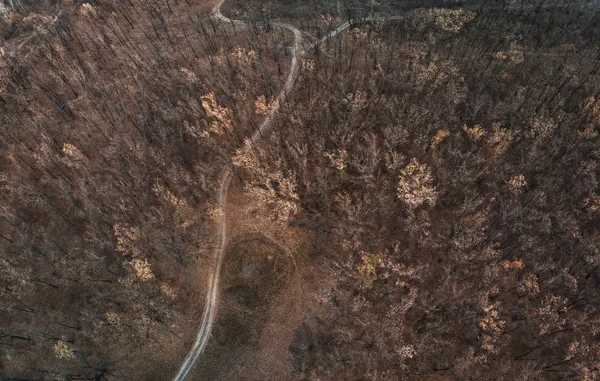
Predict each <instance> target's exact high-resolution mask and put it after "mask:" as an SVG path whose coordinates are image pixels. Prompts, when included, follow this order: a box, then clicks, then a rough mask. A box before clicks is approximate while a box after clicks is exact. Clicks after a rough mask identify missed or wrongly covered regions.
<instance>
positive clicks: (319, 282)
mask: <svg viewBox="0 0 600 381" xmlns="http://www.w3.org/2000/svg"><path fill="white" fill-rule="evenodd" d="M227 207H228V209H227V221H228V224H229V232H228V237H229V238H228V243H227V250H226V254H225V259H224V263H223V270H222V273H221V282H220V285H219V302H218V306H217V308H218V312H217V318H216V321H215V325H214V328H213V332H212V337H211V340H210V342H209V343H208V346H207V349H206V350H205V352H204V354H203V355H202V356H201V357H200V359H199V360H198V363H197V365H196V368H195V370H194V371H193V373H192V374H191V376H190V379H191V380H285V379H292V378H294V377H295V376H294V375H293V368H292V359H291V355H290V353H289V351H288V348H289V346H290V344H291V343H292V340H293V338H294V333H295V331H296V329H297V328H298V327H299V326H301V325H302V324H303V323H304V322H307V323H310V322H311V320H312V319H313V318H312V317H313V316H314V315H313V314H314V313H315V311H316V310H317V309H318V307H317V306H316V305H315V300H316V299H317V298H316V294H317V293H318V292H319V290H321V289H323V288H325V286H326V285H325V282H324V279H327V277H326V276H323V274H320V273H319V270H318V268H317V266H316V264H315V263H314V261H313V260H312V258H311V255H310V254H311V252H310V247H311V245H310V244H309V238H310V236H309V234H308V233H307V232H306V231H303V230H301V229H298V228H284V227H281V226H279V225H277V226H274V224H273V223H271V222H269V221H264V220H262V219H261V218H260V216H258V214H257V213H256V211H255V210H256V208H257V205H256V204H255V202H254V201H253V200H250V199H248V197H247V196H246V195H244V194H243V193H242V192H241V191H240V188H239V186H238V185H236V184H234V185H232V187H231V190H230V193H229V199H228V202H227Z"/></svg>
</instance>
